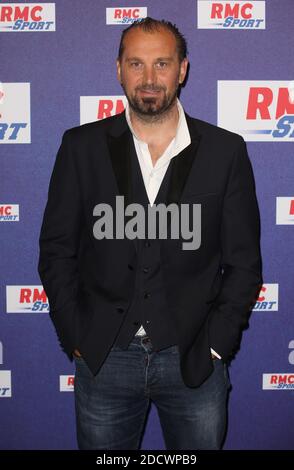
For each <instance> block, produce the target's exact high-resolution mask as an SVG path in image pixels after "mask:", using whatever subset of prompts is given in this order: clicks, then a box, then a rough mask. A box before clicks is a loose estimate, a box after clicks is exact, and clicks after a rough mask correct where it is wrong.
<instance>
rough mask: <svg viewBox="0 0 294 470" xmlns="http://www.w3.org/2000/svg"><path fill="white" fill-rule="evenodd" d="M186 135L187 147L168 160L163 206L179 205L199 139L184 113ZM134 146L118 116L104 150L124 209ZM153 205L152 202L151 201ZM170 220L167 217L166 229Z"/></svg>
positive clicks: (128, 195)
mask: <svg viewBox="0 0 294 470" xmlns="http://www.w3.org/2000/svg"><path fill="white" fill-rule="evenodd" d="M185 116H186V121H187V125H188V128H189V132H190V137H191V143H190V145H189V146H188V147H186V148H185V149H184V150H182V152H180V153H179V154H178V155H177V156H176V157H174V158H173V159H172V160H171V163H170V164H172V168H171V174H170V180H169V186H168V190H167V196H166V200H165V201H160V202H165V203H166V204H167V205H168V204H171V203H175V204H179V202H180V199H181V196H182V194H183V191H184V188H185V186H186V183H187V179H188V176H189V174H190V171H191V167H192V165H193V162H194V160H195V157H196V154H197V150H198V147H199V143H200V140H201V135H200V134H199V133H198V131H197V129H196V125H195V122H194V120H193V119H192V118H190V116H189V115H188V114H186V113H185ZM132 145H134V143H133V138H132V134H131V131H130V129H129V127H128V124H127V121H126V118H125V112H123V113H121V115H120V116H119V117H118V119H117V120H116V121H114V124H113V127H112V129H111V131H110V132H109V134H108V147H109V153H110V158H111V162H112V167H113V171H114V174H115V178H116V182H117V187H118V192H119V195H122V196H124V197H125V199H124V201H125V206H126V205H128V204H130V203H131V202H133V191H132V179H131V146H132ZM155 202H156V201H155ZM169 224H170V217H168V225H169Z"/></svg>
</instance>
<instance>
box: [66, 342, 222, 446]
mask: <svg viewBox="0 0 294 470" xmlns="http://www.w3.org/2000/svg"><path fill="white" fill-rule="evenodd" d="M75 363H76V375H75V406H76V421H77V438H78V445H79V448H80V449H105V450H106V449H109V450H115V449H118V450H132V449H139V448H140V443H141V438H142V433H143V430H144V424H145V422H146V417H147V415H148V408H149V407H150V403H151V402H153V403H154V404H155V406H156V408H157V411H158V415H159V419H160V423H161V427H162V431H163V436H164V440H165V445H166V449H168V450H172V449H178V450H180V449H181V450H201V449H206V450H208V449H220V448H221V445H222V441H223V439H224V435H225V430H226V421H227V397H228V390H229V387H230V380H229V376H228V370H227V366H226V364H224V363H223V361H221V360H218V359H216V360H214V361H213V364H214V371H213V373H212V374H211V375H210V376H209V378H208V379H207V380H206V381H205V382H204V383H203V384H202V385H201V386H200V387H198V388H191V387H187V386H186V385H185V384H184V382H183V379H182V376H181V373H180V361H179V351H178V347H177V346H171V347H168V348H166V349H163V350H160V351H154V350H153V346H152V343H151V340H150V338H149V337H148V336H143V337H134V339H133V340H132V341H131V343H130V344H129V346H128V349H127V350H123V349H121V348H120V347H118V346H115V347H113V348H112V349H111V350H110V352H109V354H108V356H107V358H106V360H105V362H104V364H103V365H102V367H101V369H100V370H99V372H98V374H97V375H96V376H93V374H92V373H91V372H90V370H89V369H88V366H87V365H86V363H85V361H84V360H83V359H82V358H75ZM195 367H197V366H196V365H195Z"/></svg>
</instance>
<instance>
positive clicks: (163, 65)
mask: <svg viewBox="0 0 294 470" xmlns="http://www.w3.org/2000/svg"><path fill="white" fill-rule="evenodd" d="M156 65H157V68H159V69H164V68H165V67H166V66H167V62H163V61H160V62H157V64H156Z"/></svg>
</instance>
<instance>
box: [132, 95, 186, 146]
mask: <svg viewBox="0 0 294 470" xmlns="http://www.w3.org/2000/svg"><path fill="white" fill-rule="evenodd" d="M130 119H131V123H132V127H133V129H134V132H135V134H136V135H137V136H138V138H139V139H140V140H142V141H143V142H147V143H153V142H156V141H157V142H162V141H165V140H171V139H173V137H174V136H175V135H176V131H177V127H178V123H179V111H178V106H177V102H176V101H175V103H174V105H173V106H172V107H171V108H170V109H169V110H168V112H167V113H165V114H163V115H161V116H152V118H151V119H148V118H147V119H145V118H143V117H142V116H140V115H138V114H136V113H135V112H134V111H133V110H132V109H131V108H130Z"/></svg>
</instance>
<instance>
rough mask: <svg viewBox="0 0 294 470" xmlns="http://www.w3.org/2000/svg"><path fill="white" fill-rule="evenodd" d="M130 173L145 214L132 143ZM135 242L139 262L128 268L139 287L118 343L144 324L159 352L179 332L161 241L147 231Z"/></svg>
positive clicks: (160, 196) (160, 198)
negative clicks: (170, 302) (170, 305)
mask: <svg viewBox="0 0 294 470" xmlns="http://www.w3.org/2000/svg"><path fill="white" fill-rule="evenodd" d="M174 158H176V157H174ZM174 158H173V159H172V160H171V161H170V163H169V166H168V168H167V170H166V173H165V175H164V178H163V180H162V183H161V185H160V188H159V191H158V193H157V197H156V199H155V201H154V204H156V205H157V204H159V203H160V202H165V198H166V195H167V189H168V184H169V178H170V173H171V169H172V165H173V161H174ZM131 174H132V177H131V178H132V193H133V197H132V202H136V203H139V204H141V205H142V206H144V208H145V214H146V213H147V205H148V204H149V200H148V195H147V192H146V189H145V185H144V180H143V176H142V172H141V168H140V165H139V161H138V157H137V154H136V150H135V147H134V146H133V145H132V146H131ZM146 220H147V218H146ZM146 232H147V230H146ZM134 243H135V244H136V250H137V263H136V266H129V268H131V269H132V268H133V269H135V270H136V287H135V291H134V295H133V299H132V301H131V303H130V307H129V309H128V310H127V311H126V313H125V320H124V322H123V324H122V327H121V329H120V331H119V333H118V336H117V338H116V341H115V344H116V345H117V346H120V347H121V348H123V349H126V348H127V347H128V344H129V343H130V341H131V339H132V338H133V337H134V335H135V333H136V332H137V331H138V329H139V327H140V326H141V325H143V327H144V329H145V331H146V333H147V335H148V336H149V337H150V339H151V342H152V344H153V347H154V349H155V350H156V351H157V350H160V349H164V348H166V347H168V346H172V345H174V344H177V338H176V331H175V327H174V325H173V323H172V319H171V318H170V314H169V309H168V306H167V301H166V293H165V289H164V285H163V278H162V269H161V260H160V242H159V240H158V238H155V239H154V238H153V239H150V238H148V233H146V238H145V239H139V238H137V239H135V240H134Z"/></svg>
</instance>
